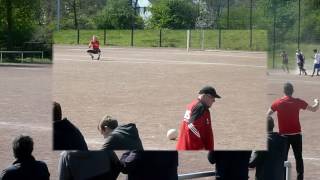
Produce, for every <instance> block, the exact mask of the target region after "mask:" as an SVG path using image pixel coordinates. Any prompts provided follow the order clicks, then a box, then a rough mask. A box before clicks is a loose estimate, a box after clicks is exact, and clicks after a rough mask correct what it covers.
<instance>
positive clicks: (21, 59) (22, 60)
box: [21, 51, 23, 63]
mask: <svg viewBox="0 0 320 180" xmlns="http://www.w3.org/2000/svg"><path fill="white" fill-rule="evenodd" d="M21 63H23V51H22V53H21Z"/></svg>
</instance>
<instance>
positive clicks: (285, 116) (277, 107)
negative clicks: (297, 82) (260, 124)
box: [267, 82, 319, 180]
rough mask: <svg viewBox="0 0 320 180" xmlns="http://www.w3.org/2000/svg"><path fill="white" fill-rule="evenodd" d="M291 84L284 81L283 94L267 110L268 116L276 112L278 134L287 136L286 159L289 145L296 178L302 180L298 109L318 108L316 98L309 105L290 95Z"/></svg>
mask: <svg viewBox="0 0 320 180" xmlns="http://www.w3.org/2000/svg"><path fill="white" fill-rule="evenodd" d="M293 91H294V90H293V85H292V84H291V83H289V82H288V83H285V84H284V87H283V92H284V94H285V96H283V97H282V98H279V99H276V100H275V101H274V102H273V103H272V105H271V107H270V108H269V110H268V113H267V114H268V116H271V115H272V114H273V113H274V112H277V117H278V127H279V134H280V135H283V136H285V137H287V139H288V142H287V147H286V154H287V155H286V160H287V159H288V152H289V149H290V146H291V147H292V149H293V153H294V158H295V160H296V171H297V180H303V174H304V165H303V158H302V134H301V125H300V120H299V114H300V110H305V109H307V110H308V111H311V112H316V111H317V110H318V109H319V101H318V99H314V102H315V103H314V105H312V106H310V105H309V104H308V103H307V102H305V101H304V100H302V99H299V98H294V97H292V94H293Z"/></svg>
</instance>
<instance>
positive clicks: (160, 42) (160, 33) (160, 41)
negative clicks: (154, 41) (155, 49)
mask: <svg viewBox="0 0 320 180" xmlns="http://www.w3.org/2000/svg"><path fill="white" fill-rule="evenodd" d="M159 46H160V47H162V29H161V28H160V32H159Z"/></svg>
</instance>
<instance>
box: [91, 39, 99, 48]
mask: <svg viewBox="0 0 320 180" xmlns="http://www.w3.org/2000/svg"><path fill="white" fill-rule="evenodd" d="M90 47H92V48H93V49H99V41H98V40H97V41H91V42H90Z"/></svg>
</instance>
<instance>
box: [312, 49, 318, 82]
mask: <svg viewBox="0 0 320 180" xmlns="http://www.w3.org/2000/svg"><path fill="white" fill-rule="evenodd" d="M313 52H314V61H313V72H312V75H311V77H313V75H314V73H315V71H316V69H317V76H319V69H320V53H319V52H318V50H317V49H314V50H313Z"/></svg>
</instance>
